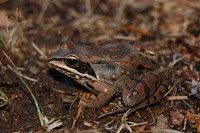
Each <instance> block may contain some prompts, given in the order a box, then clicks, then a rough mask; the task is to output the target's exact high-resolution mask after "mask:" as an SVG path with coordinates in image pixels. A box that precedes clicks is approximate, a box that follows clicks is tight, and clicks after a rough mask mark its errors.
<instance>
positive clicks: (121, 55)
mask: <svg viewBox="0 0 200 133" xmlns="http://www.w3.org/2000/svg"><path fill="white" fill-rule="evenodd" d="M48 62H49V63H50V64H51V65H52V66H53V67H54V68H55V69H57V70H58V71H60V72H62V73H64V74H66V75H67V76H70V77H71V78H73V79H74V80H76V81H77V82H78V83H79V84H81V85H83V86H84V87H86V88H88V89H89V90H90V91H91V92H93V93H94V94H96V97H95V98H93V99H92V100H89V101H88V103H87V104H86V105H85V106H87V107H94V108H99V107H102V106H104V105H106V104H107V103H109V102H110V100H111V99H112V98H113V97H117V96H121V97H122V102H123V103H124V105H125V106H126V107H128V108H138V107H139V108H143V107H145V106H148V105H151V104H154V103H155V102H158V101H159V100H161V99H162V98H163V95H164V93H166V91H167V85H168V84H169V78H170V73H171V71H170V69H168V68H161V67H160V64H159V63H158V62H157V61H155V60H154V59H152V58H151V57H149V56H147V55H146V54H144V53H143V52H141V51H139V50H136V49H134V48H133V47H132V46H131V44H130V43H129V42H125V41H116V42H115V41H114V42H105V43H102V44H98V45H69V44H68V45H64V46H63V48H61V49H60V50H58V51H57V52H55V53H54V54H53V55H52V57H51V58H50V59H49V61H48Z"/></svg>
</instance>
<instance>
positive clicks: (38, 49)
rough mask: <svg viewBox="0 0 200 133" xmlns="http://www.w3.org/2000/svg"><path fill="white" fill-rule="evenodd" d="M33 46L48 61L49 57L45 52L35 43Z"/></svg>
mask: <svg viewBox="0 0 200 133" xmlns="http://www.w3.org/2000/svg"><path fill="white" fill-rule="evenodd" d="M31 46H33V48H34V49H35V50H36V51H37V52H38V53H39V54H40V55H41V56H42V57H43V58H44V59H47V56H46V55H45V54H44V52H43V51H42V50H41V49H40V48H39V47H38V46H37V45H36V44H35V43H34V42H32V43H31Z"/></svg>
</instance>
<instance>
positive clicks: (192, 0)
mask: <svg viewBox="0 0 200 133" xmlns="http://www.w3.org/2000/svg"><path fill="white" fill-rule="evenodd" d="M0 10H1V11H0V132H14V131H22V132H25V131H40V132H45V131H55V132H59V131H60V132H62V131H63V132H69V131H74V132H106V131H107V132H118V133H119V132H125V131H126V132H133V131H135V132H159V131H163V132H174V133H175V132H200V118H199V105H200V102H199V96H200V82H199V80H200V78H199V76H200V52H199V48H200V20H199V18H200V2H199V1H198V0H165V1H159V0H154V1H153V0H68V1H67V0H52V1H50V0H44V1H42V0H29V1H24V0H21V1H8V0H0ZM109 40H127V41H133V42H134V43H133V47H135V48H137V49H139V50H141V51H144V52H145V53H148V54H149V53H150V54H153V55H156V56H157V57H158V60H159V61H160V62H161V63H162V64H164V65H168V64H169V63H173V62H176V61H177V60H178V61H177V62H176V65H174V67H175V69H176V76H177V77H178V79H179V80H177V81H174V83H175V84H174V86H171V88H170V89H169V92H168V93H167V94H166V99H165V100H164V101H162V102H161V103H159V104H157V105H155V106H151V107H148V108H145V109H142V110H139V111H137V112H136V113H134V114H132V115H131V116H130V117H127V116H126V114H121V115H115V116H110V117H106V118H105V119H96V118H97V117H98V116H99V115H100V114H103V113H105V112H108V111H111V110H112V109H117V107H118V106H119V101H120V100H119V99H116V100H114V101H113V102H111V103H110V104H109V105H107V106H106V107H103V108H101V109H87V108H84V107H82V106H81V102H83V101H87V100H88V99H89V98H90V94H89V93H88V92H85V90H82V88H81V87H80V86H79V85H78V84H76V83H75V82H73V80H72V79H70V78H68V77H67V76H65V75H62V74H61V73H58V72H57V71H54V70H52V69H51V67H49V65H48V63H47V59H48V57H49V55H50V54H51V53H52V52H54V51H55V50H56V49H58V48H59V47H60V44H61V43H62V42H63V41H66V42H69V43H70V42H73V43H75V44H83V45H84V44H88V43H90V44H99V43H100V42H104V41H109ZM180 58H181V60H179V59H180ZM38 118H39V119H38ZM163 123H164V124H163Z"/></svg>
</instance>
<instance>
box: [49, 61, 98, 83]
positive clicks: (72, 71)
mask: <svg viewBox="0 0 200 133" xmlns="http://www.w3.org/2000/svg"><path fill="white" fill-rule="evenodd" d="M49 63H50V64H51V65H53V66H54V67H55V68H56V69H58V70H59V71H61V72H63V73H65V74H67V75H69V76H70V77H74V78H77V79H79V78H87V79H90V80H93V81H97V80H98V77H97V78H95V77H93V76H91V75H89V74H85V73H80V72H79V71H77V70H76V69H72V68H70V67H68V66H66V65H65V64H64V63H62V62H59V61H49ZM72 75H76V76H72Z"/></svg>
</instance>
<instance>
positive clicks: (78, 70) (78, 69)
mask: <svg viewBox="0 0 200 133" xmlns="http://www.w3.org/2000/svg"><path fill="white" fill-rule="evenodd" d="M79 56H80V55H79V51H78V50H75V49H69V50H66V49H64V50H59V51H57V52H56V53H54V54H53V55H52V57H51V58H50V59H49V60H48V62H49V63H50V64H51V65H52V66H53V67H54V68H55V69H57V70H58V71H60V72H62V73H64V74H66V75H68V76H70V77H72V78H73V79H75V80H92V81H95V80H97V76H96V74H95V72H94V69H93V68H92V66H91V65H90V63H88V62H84V61H82V60H81V58H80V57H79Z"/></svg>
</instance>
